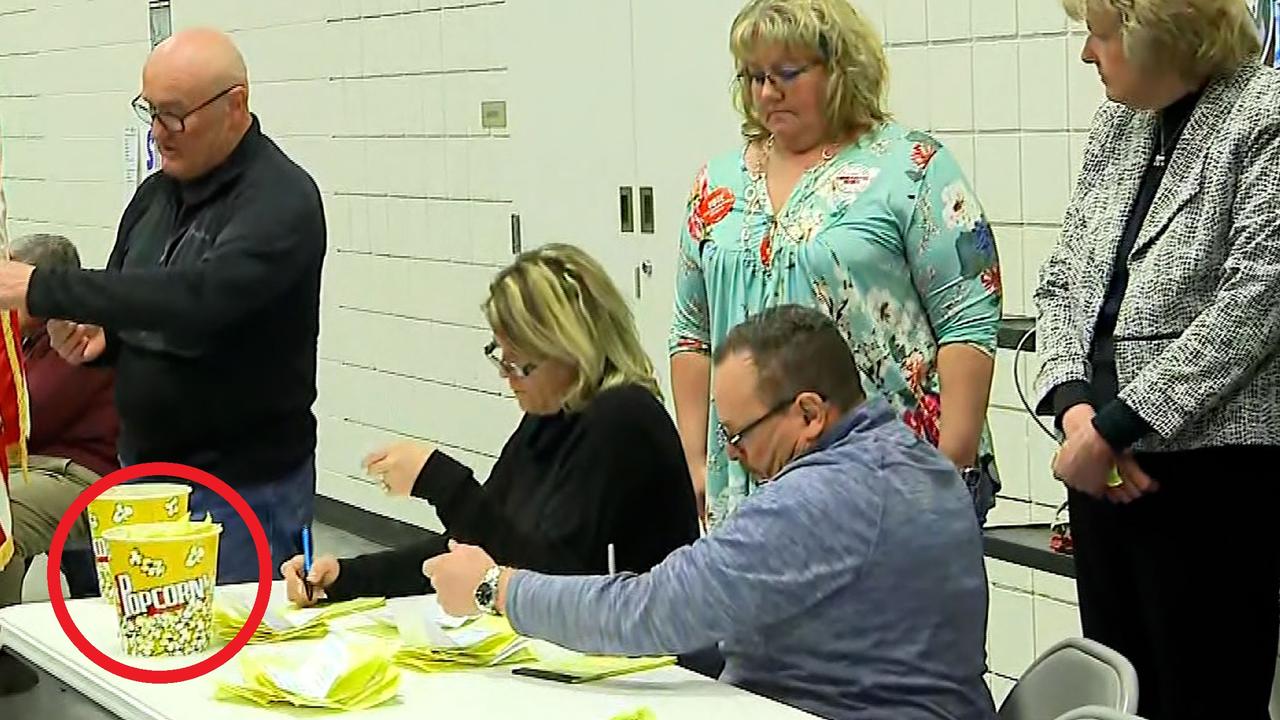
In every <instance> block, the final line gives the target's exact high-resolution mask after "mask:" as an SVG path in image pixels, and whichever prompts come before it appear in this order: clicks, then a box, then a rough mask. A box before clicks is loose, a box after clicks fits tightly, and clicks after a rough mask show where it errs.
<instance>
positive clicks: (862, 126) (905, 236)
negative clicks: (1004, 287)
mask: <svg viewBox="0 0 1280 720" xmlns="http://www.w3.org/2000/svg"><path fill="white" fill-rule="evenodd" d="M730 47H731V50H732V52H733V56H734V59H735V61H736V62H737V66H738V73H739V74H738V93H737V102H738V107H739V110H740V111H741V113H742V117H743V135H744V137H745V139H746V143H745V146H744V147H742V148H739V149H735V150H733V151H732V152H729V153H726V154H724V155H721V156H719V157H717V158H714V159H713V160H711V161H710V162H709V163H707V165H706V166H705V167H704V168H703V169H702V171H701V172H699V173H698V176H697V180H696V181H695V183H694V188H693V193H692V195H691V197H690V199H689V216H688V222H687V223H686V226H685V229H684V231H683V232H682V234H681V253H680V260H679V262H680V267H679V269H678V273H677V275H678V279H677V297H676V305H675V315H674V320H673V324H672V329H671V338H670V352H671V356H672V357H671V371H672V373H671V374H672V385H673V391H674V395H675V401H676V416H677V422H678V425H679V427H680V434H681V439H682V440H683V442H684V447H685V453H686V456H687V458H688V460H689V465H690V470H691V472H692V474H693V476H694V482H695V485H697V486H699V487H698V490H699V497H700V499H701V498H704V497H705V499H706V500H705V501H706V519H707V522H708V524H714V523H716V522H718V521H719V520H721V519H723V518H724V517H725V516H726V515H727V514H728V513H730V512H732V511H733V509H734V508H735V507H736V506H737V504H738V503H739V502H740V501H741V500H742V499H743V498H744V497H746V495H748V494H749V493H750V492H751V489H752V488H753V487H754V485H755V480H753V479H752V478H748V477H747V476H746V475H745V473H744V472H743V470H742V468H741V467H740V466H739V465H738V463H736V462H731V461H729V460H728V457H727V452H726V447H725V443H726V442H727V439H728V438H730V437H732V436H733V435H734V434H735V433H739V432H740V431H741V430H742V428H721V427H720V426H719V422H718V419H717V417H716V414H715V408H714V407H712V406H711V403H710V393H709V392H708V389H709V385H710V377H711V363H710V359H709V356H710V353H711V352H713V351H714V349H715V348H716V346H717V345H718V344H719V343H720V342H721V341H722V340H723V339H724V337H725V335H726V334H727V333H728V331H729V329H730V328H731V327H733V326H734V325H736V324H737V323H739V322H741V321H742V320H744V319H745V318H746V317H748V316H749V315H751V314H753V313H756V312H758V311H760V310H762V309H764V308H766V307H769V306H772V305H778V304H782V303H797V302H799V303H812V304H814V305H816V306H818V307H820V308H822V309H823V310H825V311H827V312H828V313H830V314H831V316H832V317H833V318H834V319H835V320H836V321H837V324H838V325H839V327H840V328H841V330H842V331H843V332H844V333H845V337H846V339H847V340H848V342H849V346H850V347H851V348H852V350H853V353H854V356H855V358H856V360H857V363H858V367H859V369H860V370H861V373H862V382H863V385H864V387H865V389H866V391H867V395H868V397H882V398H886V399H887V400H888V401H889V402H890V403H891V404H893V405H894V406H895V407H896V408H897V409H898V410H899V411H900V412H901V413H902V419H903V420H904V421H905V422H906V423H907V425H909V426H910V427H911V428H912V429H913V430H915V431H916V432H917V433H918V434H919V435H920V436H921V437H923V438H925V439H927V440H928V441H929V442H931V443H933V444H935V445H937V446H938V448H939V449H940V450H941V451H942V452H943V453H945V454H946V455H947V456H948V457H950V458H951V459H952V460H953V461H954V462H955V463H956V466H957V467H958V468H959V469H961V471H962V475H963V476H964V477H965V479H966V481H967V482H968V484H969V489H970V491H971V492H973V493H974V503H975V508H976V510H977V512H978V515H979V517H980V518H985V515H986V511H987V510H988V509H989V508H990V507H991V504H992V497H993V496H994V492H995V490H996V488H998V485H999V483H998V480H997V476H996V473H995V464H994V458H993V455H992V449H991V439H990V434H989V433H988V431H987V429H986V420H985V417H986V410H987V398H988V394H989V392H990V386H991V375H992V368H993V354H994V352H995V347H996V331H997V328H998V325H999V322H1000V304H1001V285H1000V266H999V263H998V260H997V253H996V245H995V238H994V236H993V235H992V232H991V226H990V225H989V224H988V222H987V220H986V218H985V217H984V215H983V212H982V208H981V207H980V206H979V204H978V201H977V199H976V198H975V197H974V194H973V190H972V189H971V188H970V186H969V183H968V182H967V181H966V180H965V177H964V175H963V173H962V172H961V170H960V168H959V166H958V165H957V163H956V160H955V158H954V157H953V156H952V155H951V153H950V152H948V151H947V149H946V148H944V147H942V145H940V144H939V143H938V141H937V140H935V139H933V138H932V137H930V136H929V135H927V134H925V133H922V132H916V131H913V130H910V129H907V128H904V127H902V126H900V125H897V124H896V123H894V122H892V121H890V120H889V119H888V115H887V113H886V112H885V110H884V109H883V107H882V105H881V103H882V96H883V89H884V83H885V77H886V66H885V58H884V51H883V48H882V46H881V44H880V41H879V38H878V37H877V35H876V32H875V30H874V29H873V28H872V27H871V26H870V25H869V24H868V23H867V22H866V20H864V19H863V18H862V17H861V16H860V15H858V13H857V11H855V10H854V9H853V8H852V7H851V6H850V4H849V3H848V1H847V0H754V2H751V3H749V4H748V5H747V6H746V7H745V8H744V9H743V10H742V11H741V12H740V13H739V15H738V17H737V18H736V19H735V21H734V23H733V28H732V31H731V33H730ZM792 411H796V409H795V408H794V407H791V408H785V409H783V410H779V411H778V413H777V414H778V415H781V414H783V413H785V412H792ZM770 419H771V418H764V419H763V420H762V422H760V423H759V424H757V425H755V426H754V427H752V428H750V432H749V433H745V434H744V435H743V436H742V437H739V438H737V441H738V442H737V444H736V445H735V450H736V451H737V452H738V453H739V454H749V453H750V452H751V446H752V440H753V437H752V436H753V435H755V434H757V433H759V434H761V435H764V434H766V433H768V432H770V430H769V427H768V426H769V422H768V421H769V420H770ZM757 439H758V438H757Z"/></svg>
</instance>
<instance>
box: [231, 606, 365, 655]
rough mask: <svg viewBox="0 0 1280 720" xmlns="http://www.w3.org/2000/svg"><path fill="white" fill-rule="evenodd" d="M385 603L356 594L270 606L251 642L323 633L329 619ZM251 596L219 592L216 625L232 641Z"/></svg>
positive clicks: (244, 615)
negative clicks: (314, 603)
mask: <svg viewBox="0 0 1280 720" xmlns="http://www.w3.org/2000/svg"><path fill="white" fill-rule="evenodd" d="M385 604H386V600H384V599H383V598H357V599H355V600H348V601H346V602H340V603H333V604H330V605H324V606H320V607H313V608H298V607H296V606H295V605H292V604H290V605H288V606H285V607H274V608H273V607H268V608H267V612H266V614H265V615H263V616H262V623H261V624H259V625H258V629H257V630H255V631H254V633H253V637H252V638H250V639H249V642H250V643H254V644H256V643H268V642H284V641H285V640H300V639H303V638H317V637H324V635H325V634H326V633H328V632H329V621H330V620H333V619H335V618H339V617H342V616H343V615H351V614H353V613H359V612H365V611H366V610H374V609H377V608H380V607H382V606H383V605H385ZM249 610H250V600H249V599H248V598H245V597H243V596H241V595H239V594H219V596H218V598H217V601H216V602H215V603H214V607H213V628H214V632H215V633H216V634H217V636H218V637H219V638H220V639H222V640H224V641H229V640H231V638H233V637H235V636H236V633H238V632H240V629H241V628H243V627H244V625H245V623H246V622H248V621H249Z"/></svg>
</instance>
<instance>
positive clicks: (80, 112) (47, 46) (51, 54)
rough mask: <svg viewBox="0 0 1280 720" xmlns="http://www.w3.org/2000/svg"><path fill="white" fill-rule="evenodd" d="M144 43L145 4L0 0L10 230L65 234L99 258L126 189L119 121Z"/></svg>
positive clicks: (0, 101)
mask: <svg viewBox="0 0 1280 720" xmlns="http://www.w3.org/2000/svg"><path fill="white" fill-rule="evenodd" d="M147 50H148V42H147V23H146V11H145V5H141V4H139V3H138V2H135V0H95V2H74V3H56V4H55V3H48V2H38V1H37V0H0V133H2V134H3V137H4V142H5V161H6V162H5V172H6V181H5V193H6V195H7V198H8V201H9V231H10V233H11V234H13V235H15V236H19V235H24V234H26V233H31V232H53V233H59V234H63V235H66V236H67V237H69V238H71V239H72V240H73V241H74V242H75V243H76V245H77V246H78V247H79V249H80V254H81V257H82V259H83V260H84V262H85V263H86V264H88V265H91V266H99V265H102V264H103V263H105V262H106V259H107V254H108V253H109V252H110V250H111V245H112V243H113V242H114V241H115V224H116V219H117V217H118V216H119V213H120V211H121V210H122V209H123V208H124V202H125V199H126V198H127V188H126V186H125V183H124V166H123V149H122V148H123V142H124V129H125V127H127V126H128V125H130V124H131V123H132V122H133V112H132V110H131V109H130V108H129V101H130V100H131V99H132V98H133V95H134V93H135V92H136V91H137V90H136V88H137V85H138V77H139V72H140V70H141V67H142V60H143V58H145V57H146V53H147ZM72 198H74V200H73V201H70V202H68V200H69V199H72Z"/></svg>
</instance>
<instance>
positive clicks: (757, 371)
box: [423, 305, 995, 720]
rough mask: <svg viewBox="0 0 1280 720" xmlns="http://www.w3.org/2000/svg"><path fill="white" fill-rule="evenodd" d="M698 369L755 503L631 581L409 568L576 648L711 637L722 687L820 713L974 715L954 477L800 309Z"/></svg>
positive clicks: (440, 564)
mask: <svg viewBox="0 0 1280 720" xmlns="http://www.w3.org/2000/svg"><path fill="white" fill-rule="evenodd" d="M713 362H714V363H715V366H716V372H715V374H714V380H713V394H714V396H715V402H716V407H717V408H718V409H719V417H720V422H721V423H722V425H721V436H722V437H724V442H725V444H726V446H727V447H728V448H729V455H730V457H732V458H733V459H734V460H736V461H738V462H741V463H742V464H743V465H745V466H746V468H747V469H748V470H749V471H750V472H751V473H752V474H753V475H754V476H756V477H758V478H771V479H770V480H769V481H768V482H766V483H765V484H764V486H763V487H762V488H761V489H760V490H759V491H757V492H755V493H752V494H751V496H750V497H748V498H746V499H745V500H743V502H742V504H741V505H740V506H739V508H738V509H737V510H736V511H735V512H734V513H733V514H732V515H730V516H729V517H728V518H727V519H726V520H725V521H724V522H723V523H721V524H720V525H717V526H716V527H715V528H714V529H713V530H712V531H711V532H710V534H709V535H707V537H705V538H703V539H701V540H699V541H698V542H696V543H695V544H693V545H692V546H689V547H684V548H680V549H678V550H676V551H675V552H673V553H672V554H671V555H670V556H669V557H668V558H667V559H666V560H664V561H662V562H661V563H660V564H658V565H657V566H656V567H654V568H653V569H652V570H651V571H649V572H648V573H646V574H643V575H634V574H629V573H625V574H618V575H614V576H611V577H583V576H578V577H563V576H562V577H556V576H553V575H544V574H540V573H537V572H531V571H529V570H511V569H508V568H504V567H500V566H498V565H495V564H494V560H493V559H491V558H489V557H488V556H487V555H486V554H485V552H484V550H482V549H480V548H476V547H472V546H468V545H456V546H455V547H454V548H453V550H452V552H450V553H449V554H448V555H444V556H440V557H437V558H433V559H431V560H429V561H427V562H426V563H425V564H424V568H423V571H424V573H425V574H426V575H427V576H428V577H429V578H430V579H431V581H432V583H433V584H434V586H435V588H436V591H437V593H438V594H439V600H440V605H441V607H442V608H443V609H444V610H445V611H446V612H448V613H451V614H457V615H463V614H468V613H474V612H477V611H478V610H486V611H488V612H498V613H504V614H506V615H507V616H508V617H509V618H510V620H511V625H512V627H514V628H515V629H516V631H517V632H519V633H521V634H522V635H527V636H531V637H537V638H543V639H546V640H550V641H552V642H555V643H558V644H560V645H563V646H566V647H569V648H572V649H574V650H579V651H583V652H593V653H607V654H615V655H661V654H669V653H678V652H682V651H685V650H688V649H690V648H695V647H703V646H706V645H708V644H709V643H712V642H716V641H719V642H720V649H721V651H722V652H723V654H724V659H725V669H724V673H723V674H722V675H721V676H720V679H721V680H723V681H726V682H729V683H732V684H734V685H738V686H741V687H743V688H744V689H747V690H750V691H752V692H756V693H759V694H761V695H765V696H768V697H772V698H774V699H776V700H778V701H780V702H784V703H788V704H790V705H794V706H796V707H799V708H801V709H803V710H806V711H808V712H811V713H815V714H817V715H820V716H823V717H827V718H841V719H842V720H854V719H858V720H862V719H870V718H877V719H878V718H894V720H925V719H929V720H943V719H952V718H964V719H965V720H992V719H993V718H994V717H995V707H994V705H993V703H992V700H991V694H990V692H989V691H988V690H987V686H986V684H985V683H984V682H983V672H984V671H985V669H986V663H985V660H986V657H985V651H984V641H985V638H986V620H987V586H986V574H985V572H984V569H983V559H982V539H981V536H980V533H979V530H978V523H977V519H976V518H975V516H974V512H973V502H972V499H971V498H970V496H969V493H968V491H967V489H966V487H965V484H964V482H963V481H962V480H961V479H960V475H959V473H958V472H957V471H956V468H955V465H954V464H953V463H951V462H950V461H949V460H947V459H946V458H945V457H944V456H943V455H942V454H941V453H939V452H938V450H937V449H936V448H934V447H933V446H932V445H930V444H929V443H928V442H926V441H924V440H921V439H920V438H918V437H916V435H915V434H913V433H912V432H911V430H910V429H908V428H907V426H906V425H905V424H904V423H902V421H900V420H899V419H898V418H897V416H896V414H895V413H894V412H893V410H892V408H890V407H889V405H888V404H886V403H885V402H884V401H883V400H880V399H877V400H871V401H867V400H866V399H865V397H864V396H863V393H862V388H861V385H860V383H859V380H858V372H857V368H856V367H855V365H854V360H853V358H852V357H851V355H850V353H849V348H848V345H847V344H846V343H845V341H844V339H843V338H842V337H841V334H840V331H839V330H838V329H837V328H836V326H835V324H834V323H833V322H832V321H831V320H830V319H829V318H828V317H827V316H826V315H824V314H823V313H822V312H820V311H818V310H814V309H812V308H808V307H804V306H799V305H781V306H777V307H774V308H771V309H768V310H765V311H763V312H761V313H760V314H758V315H755V316H753V317H752V318H750V319H749V320H747V321H746V322H745V323H743V324H741V325H739V326H737V327H736V328H735V329H733V330H732V331H730V333H729V335H728V337H727V338H726V339H725V342H724V343H723V345H721V346H720V347H719V348H717V350H716V353H715V356H714V358H713ZM498 562H501V561H498ZM713 600H714V602H713Z"/></svg>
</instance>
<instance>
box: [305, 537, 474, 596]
mask: <svg viewBox="0 0 1280 720" xmlns="http://www.w3.org/2000/svg"><path fill="white" fill-rule="evenodd" d="M425 532H426V533H427V536H426V537H425V538H423V539H422V540H420V541H418V542H415V543H412V544H410V545H405V546H404V547H399V548H394V549H391V550H383V551H382V552H376V553H369V554H367V555H359V556H357V557H353V558H345V559H343V560H339V561H338V579H337V581H335V582H334V583H333V585H330V586H329V587H328V589H326V590H325V595H326V596H328V598H329V599H330V600H334V601H341V600H350V599H352V598H357V597H402V596H405V595H422V594H423V593H428V592H431V583H430V581H428V580H427V578H426V576H424V575H423V574H422V561H423V560H426V559H427V558H431V557H435V556H436V555H439V554H441V553H444V552H447V551H448V549H449V546H448V540H447V539H446V538H445V536H443V535H441V534H439V533H434V532H431V531H429V530H428V531H425Z"/></svg>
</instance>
